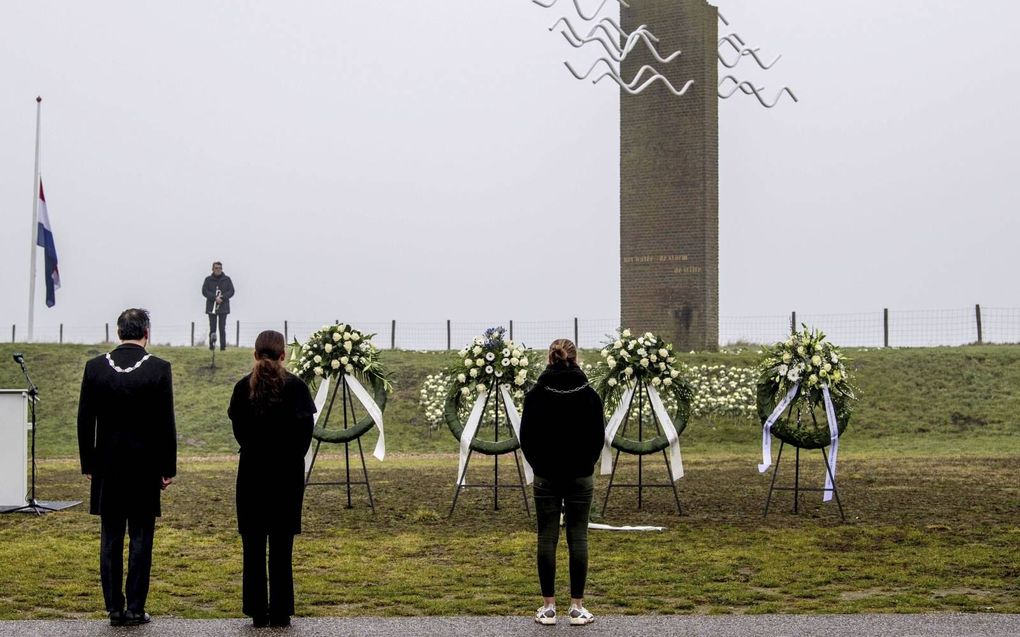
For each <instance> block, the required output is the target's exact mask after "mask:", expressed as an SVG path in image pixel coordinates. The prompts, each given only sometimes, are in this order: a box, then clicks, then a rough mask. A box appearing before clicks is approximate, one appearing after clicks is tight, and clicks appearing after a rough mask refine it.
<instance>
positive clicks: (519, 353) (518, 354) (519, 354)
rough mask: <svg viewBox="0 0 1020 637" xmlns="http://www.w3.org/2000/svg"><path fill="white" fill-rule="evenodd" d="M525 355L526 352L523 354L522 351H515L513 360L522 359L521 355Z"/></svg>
mask: <svg viewBox="0 0 1020 637" xmlns="http://www.w3.org/2000/svg"><path fill="white" fill-rule="evenodd" d="M523 353H524V352H522V351H521V350H519V349H515V350H514V351H513V358H520V357H521V354H523Z"/></svg>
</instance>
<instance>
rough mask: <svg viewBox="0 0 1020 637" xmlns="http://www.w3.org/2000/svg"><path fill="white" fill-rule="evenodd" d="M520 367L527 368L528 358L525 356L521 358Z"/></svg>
mask: <svg viewBox="0 0 1020 637" xmlns="http://www.w3.org/2000/svg"><path fill="white" fill-rule="evenodd" d="M521 365H524V366H525V367H527V366H528V357H527V356H524V357H522V358H521Z"/></svg>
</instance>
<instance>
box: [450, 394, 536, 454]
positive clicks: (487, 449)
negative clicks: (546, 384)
mask: <svg viewBox="0 0 1020 637" xmlns="http://www.w3.org/2000/svg"><path fill="white" fill-rule="evenodd" d="M534 384H535V383H534V381H532V380H527V381H525V383H524V384H523V386H519V387H523V389H524V391H528V390H530V389H531V388H532V387H533V386H534ZM490 391H498V387H497V386H496V385H495V384H493V385H492V387H491V388H490ZM466 395H467V394H464V393H463V392H461V391H460V388H458V387H454V388H453V389H452V391H450V393H449V394H448V395H447V396H446V403H445V404H444V406H443V420H444V421H445V422H446V426H447V427H448V428H449V429H450V433H452V434H453V437H454V438H456V439H457V442H460V437H461V435H463V433H464V423H463V422H462V421H461V419H460V412H461V408H462V406H464V397H465V396H466ZM471 400H472V401H474V400H475V395H471ZM481 426H484V423H483V424H482V425H481ZM520 447H521V442H520V441H519V440H518V439H517V436H515V435H513V430H511V432H510V437H509V438H503V439H502V440H479V439H478V437H477V436H476V437H475V438H474V440H472V441H471V449H473V450H474V451H477V452H479V453H483V454H485V455H487V456H499V455H502V454H504V453H510V452H511V451H514V450H515V449H520Z"/></svg>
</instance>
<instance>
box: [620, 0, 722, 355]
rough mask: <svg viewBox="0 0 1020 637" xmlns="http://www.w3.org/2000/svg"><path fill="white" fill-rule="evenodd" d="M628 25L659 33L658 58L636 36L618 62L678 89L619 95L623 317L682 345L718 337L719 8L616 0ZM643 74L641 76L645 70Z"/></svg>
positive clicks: (712, 344)
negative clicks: (645, 69) (670, 58)
mask: <svg viewBox="0 0 1020 637" xmlns="http://www.w3.org/2000/svg"><path fill="white" fill-rule="evenodd" d="M620 23H621V26H622V27H623V29H624V31H626V32H628V33H629V32H631V31H633V30H634V29H636V28H637V27H638V26H640V25H642V24H644V25H647V26H648V28H649V29H650V30H651V31H652V32H653V33H654V34H655V35H656V36H657V37H658V38H659V42H658V44H657V47H658V50H659V51H660V52H661V54H662V55H663V56H667V55H669V54H670V53H672V52H673V51H676V50H678V49H679V50H681V51H682V52H683V53H682V55H680V56H679V57H678V58H676V59H675V60H673V61H672V62H670V63H668V64H662V63H659V62H657V61H656V60H655V59H654V58H653V57H652V55H651V54H650V53H649V51H648V49H647V48H646V47H645V46H644V45H643V44H639V45H638V46H637V47H635V48H634V50H633V51H632V52H631V53H630V54H629V55H627V56H626V57H625V58H624V60H623V62H622V63H621V65H620V66H621V68H620V71H621V72H620V75H621V76H622V77H624V78H627V79H630V78H633V77H634V76H635V75H636V74H637V73H638V71H639V70H640V69H641V67H642V66H644V65H645V64H648V65H651V66H652V67H653V68H654V69H655V70H657V71H658V72H659V73H661V74H662V75H664V76H666V77H667V78H668V79H669V81H670V82H671V83H672V84H673V86H675V87H677V88H678V89H679V88H680V87H683V86H684V84H685V83H686V82H687V81H688V80H694V84H693V85H691V87H690V88H689V89H688V91H687V92H686V93H685V94H684V95H682V96H679V97H678V96H676V95H674V94H673V93H671V92H670V91H669V90H668V89H667V88H666V86H665V85H664V84H662V83H661V82H656V83H655V84H653V85H651V86H649V87H648V88H647V89H646V90H644V91H643V92H641V93H639V94H637V95H629V94H627V93H626V92H624V91H623V90H621V94H620V307H621V319H620V320H621V323H620V324H621V325H622V326H624V327H629V328H630V329H631V330H634V331H636V332H645V331H652V332H655V333H656V334H659V335H661V336H662V337H663V338H665V339H666V340H667V341H672V342H673V343H674V344H675V345H676V347H677V349H679V350H680V351H687V350H692V349H694V350H712V349H716V348H717V347H718V345H719V342H718V341H719V89H718V85H719V79H718V76H719V73H718V57H717V55H718V38H719V35H718V12H717V10H716V7H714V6H712V5H710V4H708V2H706V0H641V2H632V3H631V6H630V7H629V8H627V7H623V6H621V7H620ZM646 77H647V75H646Z"/></svg>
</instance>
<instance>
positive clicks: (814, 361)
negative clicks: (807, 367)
mask: <svg viewBox="0 0 1020 637" xmlns="http://www.w3.org/2000/svg"><path fill="white" fill-rule="evenodd" d="M811 364H812V365H814V366H816V367H817V366H819V365H821V364H822V357H821V356H819V355H818V354H815V355H814V356H812V357H811Z"/></svg>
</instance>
